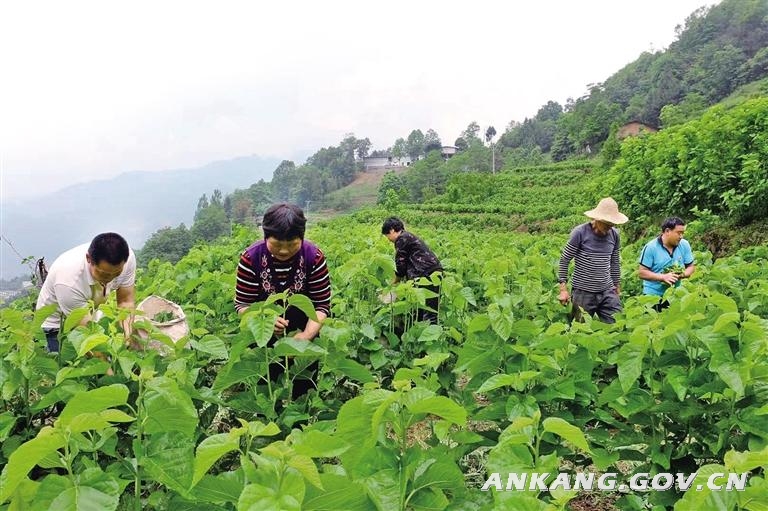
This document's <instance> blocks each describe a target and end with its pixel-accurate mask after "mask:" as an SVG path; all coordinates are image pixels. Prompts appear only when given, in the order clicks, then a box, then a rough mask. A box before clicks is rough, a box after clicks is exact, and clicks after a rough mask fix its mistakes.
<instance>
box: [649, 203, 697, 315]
mask: <svg viewBox="0 0 768 511" xmlns="http://www.w3.org/2000/svg"><path fill="white" fill-rule="evenodd" d="M684 234H685V222H683V221H682V220H681V219H680V218H678V217H670V218H667V219H666V220H664V222H662V224H661V236H659V237H658V238H655V239H653V240H651V241H649V242H648V243H646V245H645V246H644V247H643V251H642V252H641V253H640V269H639V270H638V275H639V276H640V278H641V279H643V294H646V295H656V296H659V297H663V296H664V292H665V291H666V290H667V289H669V287H670V286H675V287H678V286H679V285H680V282H681V279H687V278H689V277H690V276H691V275H693V272H694V271H695V270H696V265H695V264H694V260H693V253H692V252H691V245H690V244H688V241H686V240H684V239H683V235H684ZM666 307H669V302H667V301H666V300H663V299H660V300H659V303H658V304H657V305H656V306H655V307H654V308H655V309H656V310H658V311H661V310H662V309H665V308H666Z"/></svg>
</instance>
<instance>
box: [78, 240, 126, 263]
mask: <svg viewBox="0 0 768 511" xmlns="http://www.w3.org/2000/svg"><path fill="white" fill-rule="evenodd" d="M128 254H129V250H128V242H127V241H125V238H123V237H122V236H120V235H119V234H117V233H115V232H104V233H101V234H98V235H96V237H95V238H93V240H91V246H89V247H88V255H90V256H91V261H92V262H93V264H99V263H100V262H102V261H106V262H108V263H109V264H112V265H117V264H121V263H124V262H126V261H128Z"/></svg>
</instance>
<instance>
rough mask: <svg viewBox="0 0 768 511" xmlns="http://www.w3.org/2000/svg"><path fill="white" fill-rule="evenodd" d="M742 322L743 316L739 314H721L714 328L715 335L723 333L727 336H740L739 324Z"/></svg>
mask: <svg viewBox="0 0 768 511" xmlns="http://www.w3.org/2000/svg"><path fill="white" fill-rule="evenodd" d="M740 320H741V316H740V315H739V313H738V312H726V313H723V314H720V316H718V318H717V320H715V324H714V326H713V327H712V331H713V332H715V333H722V334H724V335H727V336H735V335H738V334H739V327H738V323H739V321H740Z"/></svg>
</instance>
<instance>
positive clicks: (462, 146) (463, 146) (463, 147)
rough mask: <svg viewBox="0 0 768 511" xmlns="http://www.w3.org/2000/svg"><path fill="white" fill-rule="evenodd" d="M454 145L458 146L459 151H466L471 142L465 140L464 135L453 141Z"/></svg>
mask: <svg viewBox="0 0 768 511" xmlns="http://www.w3.org/2000/svg"><path fill="white" fill-rule="evenodd" d="M453 145H454V146H456V149H457V150H458V151H466V149H467V148H468V147H469V144H467V141H466V140H464V137H459V138H457V139H456V140H455V141H454V142H453Z"/></svg>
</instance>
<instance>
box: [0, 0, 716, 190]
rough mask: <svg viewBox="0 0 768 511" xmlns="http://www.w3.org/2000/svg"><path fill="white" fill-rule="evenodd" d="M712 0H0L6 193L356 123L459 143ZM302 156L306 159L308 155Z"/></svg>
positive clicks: (627, 57) (624, 59)
mask: <svg viewBox="0 0 768 511" xmlns="http://www.w3.org/2000/svg"><path fill="white" fill-rule="evenodd" d="M713 3H717V2H716V1H714V0H674V1H670V0H645V1H644V2H636V1H625V0H603V1H597V0H558V1H555V0H518V1H505V2H468V1H462V2H454V1H446V0H441V1H416V0H407V1H406V0H387V1H382V2H374V1H363V2H360V1H333V0H326V1H317V0H314V1H291V2H278V1H265V2H256V1H247V2H246V1H243V2H238V1H222V2H195V1H187V0H185V1H151V2H149V1H146V2H145V1H135V0H134V1H131V2H122V3H121V4H120V6H118V3H117V2H104V1H101V0H99V1H93V2H84V1H76V0H74V1H55V2H53V1H51V2H24V1H17V2H3V3H2V6H1V7H0V72H2V77H0V185H2V190H0V198H2V199H4V200H5V199H9V198H10V199H15V198H20V197H26V196H30V195H37V194H40V193H43V192H48V191H52V190H55V189H58V188H61V187H63V186H66V185H68V184H71V183H74V182H81V181H88V180H92V179H98V178H105V177H110V176H113V175H116V174H119V173H122V172H126V171H132V170H148V171H156V170H164V169H173V168H185V167H193V166H201V165H204V164H205V163H208V162H210V161H213V160H218V159H228V158H232V157H236V156H242V155H250V154H258V155H261V156H276V157H279V158H296V157H297V155H300V154H301V155H304V156H306V155H307V154H309V153H311V152H314V151H315V150H317V149H319V148H320V147H323V146H328V145H336V144H337V143H338V142H339V141H340V140H341V138H342V137H343V135H344V134H345V133H349V132H352V133H354V134H355V135H356V136H358V137H360V138H362V137H366V136H367V137H369V138H370V139H371V141H372V143H373V146H374V148H386V147H388V146H390V145H391V144H392V143H393V142H394V140H395V139H396V138H397V137H406V136H407V135H408V133H409V132H410V130H412V129H415V128H419V129H421V130H422V131H426V130H427V129H429V128H432V129H435V130H436V131H437V132H438V133H439V135H440V136H441V138H442V140H443V142H444V143H453V141H454V140H455V139H456V137H457V136H458V135H459V133H460V132H461V131H462V130H463V129H464V128H465V127H466V126H467V124H468V123H469V122H470V121H473V120H474V121H477V122H478V123H479V124H480V126H481V127H482V130H483V131H484V130H485V128H486V127H487V126H488V125H493V126H495V127H496V130H497V131H498V132H499V133H502V132H503V131H504V128H505V127H506V126H507V124H509V122H510V121H511V120H517V121H522V120H523V119H524V118H526V117H532V116H533V115H535V114H536V111H537V110H538V108H539V107H540V106H541V105H543V104H544V103H546V102H547V101H548V100H555V101H558V102H560V103H561V104H564V103H565V101H566V100H567V98H569V97H573V98H576V97H579V96H581V95H582V94H584V93H585V92H586V90H587V84H590V83H595V82H601V81H604V80H605V79H606V78H607V77H609V76H610V75H611V74H613V73H614V72H616V71H618V70H619V69H620V68H621V67H623V66H624V65H626V64H628V63H630V62H631V61H633V60H634V59H636V58H637V57H638V56H639V55H640V54H641V53H642V52H643V51H649V50H661V49H664V48H666V47H667V46H668V45H669V44H670V43H671V42H672V41H673V40H674V38H675V26H676V25H682V24H683V23H684V20H685V18H686V17H687V16H688V15H689V14H690V13H691V12H693V11H694V10H695V9H696V8H698V7H700V6H702V5H711V4H713ZM302 162H303V161H301V160H300V161H298V162H297V163H302Z"/></svg>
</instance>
